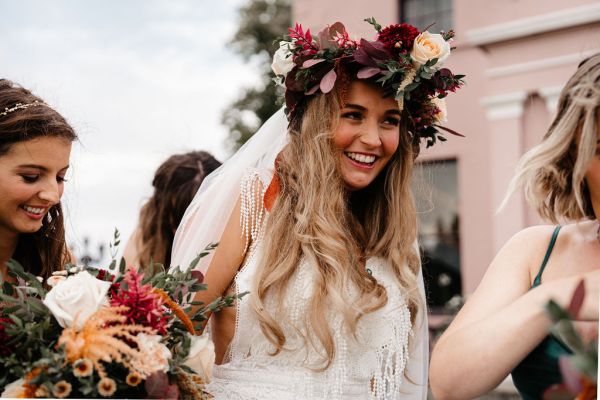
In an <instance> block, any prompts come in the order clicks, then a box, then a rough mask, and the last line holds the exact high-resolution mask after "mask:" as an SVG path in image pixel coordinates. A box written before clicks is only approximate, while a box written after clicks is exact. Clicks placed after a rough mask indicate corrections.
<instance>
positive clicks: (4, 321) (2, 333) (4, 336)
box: [0, 317, 13, 357]
mask: <svg viewBox="0 0 600 400" xmlns="http://www.w3.org/2000/svg"><path fill="white" fill-rule="evenodd" d="M12 323H13V322H12V320H11V319H10V318H4V317H0V357H6V356H9V355H10V354H11V353H12V349H11V348H10V346H8V345H7V344H6V343H7V342H8V341H9V340H10V336H8V333H6V325H10V324H12Z"/></svg>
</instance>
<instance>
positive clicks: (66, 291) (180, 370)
mask: <svg viewBox="0 0 600 400" xmlns="http://www.w3.org/2000/svg"><path fill="white" fill-rule="evenodd" d="M113 243H114V244H111V249H114V248H115V247H116V245H118V232H115V240H114V242H113ZM214 247H215V246H214V245H212V246H209V247H208V248H207V249H206V251H204V252H202V253H201V254H199V255H198V257H197V258H196V259H195V260H194V261H193V262H192V263H191V265H190V266H189V267H188V268H187V269H186V270H185V271H181V270H179V269H174V271H172V272H170V273H167V272H166V271H165V268H164V267H163V266H162V265H160V264H154V265H153V266H151V267H150V268H149V269H148V271H146V272H145V273H142V272H139V271H136V270H135V269H133V268H126V265H125V262H124V260H121V262H120V263H119V265H118V266H117V262H116V259H115V258H114V257H115V256H114V253H113V259H112V262H111V264H110V266H109V268H108V270H103V269H97V268H92V267H78V266H75V265H68V266H67V268H66V270H63V271H58V272H56V273H55V274H54V275H53V276H52V277H50V278H49V279H48V280H47V281H46V282H41V279H39V278H38V277H35V276H33V275H32V274H30V273H28V272H26V271H25V270H24V269H23V267H22V266H21V265H19V264H18V263H17V262H15V261H10V262H9V266H8V267H9V275H10V276H12V277H13V278H15V279H16V280H17V284H9V283H8V282H3V284H2V288H1V289H0V364H1V365H2V370H1V372H0V392H2V397H25V398H44V397H56V398H67V397H75V398H82V397H94V398H97V397H106V398H110V397H112V398H114V397H118V398H196V399H198V398H199V399H202V398H210V397H209V395H207V394H206V393H205V392H204V391H203V390H202V389H203V385H204V384H205V383H206V381H207V380H208V378H209V376H210V369H211V367H212V363H213V362H214V348H213V347H212V342H211V340H210V339H209V338H208V337H207V336H206V335H202V336H196V335H195V333H196V332H195V327H196V326H198V325H201V324H203V323H204V322H205V321H206V319H207V317H206V315H207V313H209V312H216V311H219V310H220V309H222V308H223V307H229V306H231V305H232V304H233V302H234V301H235V299H236V298H237V297H238V296H233V295H232V296H226V297H222V298H218V299H216V300H214V301H213V302H212V303H210V304H202V303H199V302H191V301H187V300H189V299H190V298H192V297H193V295H194V294H195V293H196V292H198V291H201V290H205V289H206V286H205V285H204V284H203V283H202V280H203V276H202V274H201V273H200V272H199V271H193V268H194V267H195V266H196V264H197V263H198V261H199V260H200V258H201V257H204V256H205V255H207V254H208V251H210V250H212V249H214Z"/></svg>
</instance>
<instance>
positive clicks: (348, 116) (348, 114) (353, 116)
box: [342, 111, 362, 121]
mask: <svg viewBox="0 0 600 400" xmlns="http://www.w3.org/2000/svg"><path fill="white" fill-rule="evenodd" d="M342 118H346V119H352V120H357V121H358V120H360V119H362V114H361V113H360V112H358V111H349V112H345V113H342Z"/></svg>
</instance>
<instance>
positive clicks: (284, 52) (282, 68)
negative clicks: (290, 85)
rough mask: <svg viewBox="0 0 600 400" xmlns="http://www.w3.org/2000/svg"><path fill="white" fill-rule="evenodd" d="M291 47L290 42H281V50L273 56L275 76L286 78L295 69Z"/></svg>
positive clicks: (272, 65)
mask: <svg viewBox="0 0 600 400" xmlns="http://www.w3.org/2000/svg"><path fill="white" fill-rule="evenodd" d="M289 46H291V44H290V43H289V42H284V41H281V42H279V49H278V50H277V51H276V52H275V54H274V55H273V63H272V64H271V69H272V70H273V72H275V75H283V76H286V75H287V74H288V72H290V71H291V70H292V68H294V61H293V60H292V52H291V51H290V48H289Z"/></svg>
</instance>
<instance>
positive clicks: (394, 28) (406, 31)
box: [377, 24, 420, 53]
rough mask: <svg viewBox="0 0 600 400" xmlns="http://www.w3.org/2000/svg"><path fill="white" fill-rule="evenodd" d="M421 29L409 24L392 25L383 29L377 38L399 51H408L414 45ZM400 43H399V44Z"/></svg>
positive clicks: (389, 47)
mask: <svg viewBox="0 0 600 400" xmlns="http://www.w3.org/2000/svg"><path fill="white" fill-rule="evenodd" d="M419 33H420V32H419V30H418V29H417V28H415V27H414V26H412V25H409V24H395V25H390V26H387V27H385V28H383V29H382V30H381V32H379V35H377V40H378V41H379V42H381V43H383V44H384V46H385V47H386V48H388V49H390V50H393V51H395V52H397V53H407V52H409V51H410V49H411V48H412V46H413V42H414V41H415V38H416V37H417V36H419ZM398 43H399V44H398Z"/></svg>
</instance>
